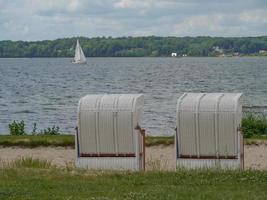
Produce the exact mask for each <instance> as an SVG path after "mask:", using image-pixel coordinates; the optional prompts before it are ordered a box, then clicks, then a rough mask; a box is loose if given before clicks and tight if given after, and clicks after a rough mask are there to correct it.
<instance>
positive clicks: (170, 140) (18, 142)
mask: <svg viewBox="0 0 267 200" xmlns="http://www.w3.org/2000/svg"><path fill="white" fill-rule="evenodd" d="M145 143H146V146H147V147H149V146H156V145H164V146H167V145H171V144H174V136H165V137H164V136H161V137H159V136H147V137H146V140H145ZM245 144H247V145H253V144H255V145H258V144H267V137H265V136H261V135H254V136H253V137H252V138H246V139H245ZM0 146H3V147H12V146H17V147H28V148H34V147H39V146H43V147H48V146H52V147H53V146H54V147H56V146H57V147H71V148H74V146H75V141H74V135H21V136H16V135H0Z"/></svg>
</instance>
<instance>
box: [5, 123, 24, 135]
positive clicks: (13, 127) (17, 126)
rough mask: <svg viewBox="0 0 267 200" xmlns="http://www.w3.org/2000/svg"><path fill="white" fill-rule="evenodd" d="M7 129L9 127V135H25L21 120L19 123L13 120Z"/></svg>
mask: <svg viewBox="0 0 267 200" xmlns="http://www.w3.org/2000/svg"><path fill="white" fill-rule="evenodd" d="M8 127H9V133H10V135H25V134H26V132H25V124H24V121H23V120H22V121H20V122H17V121H15V120H14V121H13V122H12V123H10V124H9V125H8Z"/></svg>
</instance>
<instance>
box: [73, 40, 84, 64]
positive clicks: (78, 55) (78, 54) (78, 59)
mask: <svg viewBox="0 0 267 200" xmlns="http://www.w3.org/2000/svg"><path fill="white" fill-rule="evenodd" d="M72 63H73V64H85V63H86V58H85V56H84V53H83V50H82V47H81V45H80V43H79V40H77V44H76V49H75V56H74V59H73V61H72Z"/></svg>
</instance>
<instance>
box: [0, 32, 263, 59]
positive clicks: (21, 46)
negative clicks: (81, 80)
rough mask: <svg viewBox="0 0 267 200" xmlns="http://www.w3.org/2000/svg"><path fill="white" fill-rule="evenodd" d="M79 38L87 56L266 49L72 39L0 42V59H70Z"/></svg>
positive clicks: (182, 41) (245, 43)
mask: <svg viewBox="0 0 267 200" xmlns="http://www.w3.org/2000/svg"><path fill="white" fill-rule="evenodd" d="M77 39H79V41H80V44H81V46H82V48H83V51H84V53H85V55H86V56H87V57H100V56H111V57H113V56H117V57H124V56H130V57H134V56H136V57H138V56H154V57H156V56H170V55H171V53H172V52H175V53H177V55H187V56H218V55H221V54H226V55H227V54H229V55H230V54H234V53H238V54H240V55H253V54H254V55H255V54H256V55H257V54H258V53H259V52H264V53H265V51H264V50H267V36H261V37H227V38H225V37H156V36H148V37H119V38H112V37H95V38H86V37H73V38H62V39H56V40H43V41H32V42H28V41H10V40H5V41H0V57H73V56H74V52H75V45H76V40H77Z"/></svg>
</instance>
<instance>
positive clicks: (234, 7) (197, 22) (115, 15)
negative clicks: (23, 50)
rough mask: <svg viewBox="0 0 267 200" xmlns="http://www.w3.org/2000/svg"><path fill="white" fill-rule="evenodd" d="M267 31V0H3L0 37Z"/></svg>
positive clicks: (33, 38) (203, 34)
mask: <svg viewBox="0 0 267 200" xmlns="http://www.w3.org/2000/svg"><path fill="white" fill-rule="evenodd" d="M148 35H157V36H208V35H209V36H226V37H228V36H259V35H267V0H232V1H230V0H0V40H7V39H8V40H45V39H56V38H63V37H72V36H86V37H96V36H112V37H120V36H148Z"/></svg>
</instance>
